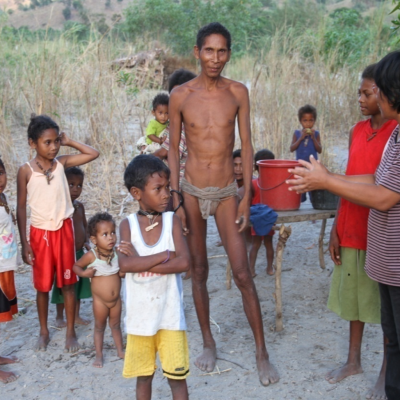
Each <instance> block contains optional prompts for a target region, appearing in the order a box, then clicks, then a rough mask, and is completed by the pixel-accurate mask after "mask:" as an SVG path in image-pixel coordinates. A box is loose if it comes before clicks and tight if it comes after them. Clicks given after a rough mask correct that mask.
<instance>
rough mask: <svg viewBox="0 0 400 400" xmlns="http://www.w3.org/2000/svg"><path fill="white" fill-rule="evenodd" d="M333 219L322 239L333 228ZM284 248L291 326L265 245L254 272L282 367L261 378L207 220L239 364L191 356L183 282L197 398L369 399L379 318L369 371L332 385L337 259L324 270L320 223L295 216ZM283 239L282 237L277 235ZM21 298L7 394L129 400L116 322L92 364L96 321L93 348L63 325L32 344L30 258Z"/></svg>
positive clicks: (159, 391) (88, 336)
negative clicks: (331, 297) (74, 346)
mask: <svg viewBox="0 0 400 400" xmlns="http://www.w3.org/2000/svg"><path fill="white" fill-rule="evenodd" d="M330 224H331V223H330V222H329V223H328V228H327V234H326V236H325V241H326V242H327V240H328V232H329V229H330ZM292 227H293V234H292V236H291V238H290V240H289V243H288V246H287V248H286V250H285V254H284V265H283V269H284V272H283V273H282V286H283V304H284V307H283V315H284V326H285V329H284V331H283V332H281V333H276V332H274V325H275V323H274V321H275V313H274V310H275V304H274V299H273V293H274V278H272V277H269V276H266V274H265V266H266V265H265V249H264V248H261V250H260V253H259V256H258V260H257V266H256V267H257V272H258V275H257V277H256V278H255V282H256V285H257V290H258V294H259V298H260V302H261V308H262V314H263V320H264V327H265V337H266V343H267V347H268V350H269V352H270V355H271V359H272V361H273V362H274V363H275V365H276V366H277V368H278V369H279V371H280V374H281V380H280V382H279V383H277V384H275V385H272V386H270V387H266V388H265V387H262V386H261V385H260V383H259V381H258V377H257V372H256V368H255V358H254V354H255V353H254V343H253V337H252V333H251V330H250V328H249V326H248V323H247V320H246V317H245V315H244V312H243V308H242V302H241V296H240V293H239V290H238V289H237V288H236V286H235V285H233V287H232V289H231V290H229V291H228V290H226V289H225V266H226V260H227V259H226V257H225V256H224V254H225V252H224V250H223V248H221V247H216V246H215V243H216V242H217V240H218V233H217V230H216V227H215V223H214V220H213V219H212V218H211V219H210V220H209V227H208V239H207V240H208V249H209V256H217V255H221V256H222V257H218V258H212V259H210V278H209V285H208V287H209V292H210V299H211V300H210V303H211V316H212V318H213V320H214V321H215V322H216V324H218V327H217V326H216V325H213V332H214V335H215V339H216V341H217V346H218V355H219V357H221V358H224V359H226V360H230V361H232V362H235V363H237V364H240V366H238V365H237V364H234V363H231V362H228V361H223V360H218V364H217V365H218V368H219V370H220V371H221V374H214V375H204V374H203V373H202V372H201V371H200V370H198V369H197V368H196V367H195V365H194V360H195V357H196V356H197V355H198V354H199V353H200V351H201V349H202V340H201V335H200V330H199V326H198V322H197V318H196V314H195V310H194V305H193V300H192V296H191V282H190V281H185V283H184V301H185V309H186V318H187V323H188V335H189V347H190V356H191V365H190V368H191V375H190V377H189V378H188V386H189V392H190V398H191V399H210V400H211V399H237V400H240V399H264V400H265V399H307V400H311V399H362V398H365V394H366V392H367V389H368V388H369V387H370V386H371V385H372V384H373V383H374V382H375V378H376V376H377V373H378V370H379V368H380V364H381V359H382V344H381V343H382V333H381V328H380V326H371V325H369V326H367V327H366V331H365V335H364V342H363V345H362V363H363V367H364V373H363V374H361V375H358V376H353V377H350V378H348V379H346V380H344V381H342V382H340V383H338V384H335V385H331V384H329V383H328V382H326V381H325V379H324V375H325V373H326V372H327V371H329V370H330V369H331V368H335V367H338V366H339V365H340V364H341V363H342V362H343V361H344V360H345V359H346V356H347V347H348V323H347V322H346V321H342V320H341V319H340V318H339V317H337V316H336V315H335V314H333V313H332V312H330V311H329V310H328V309H327V307H326V302H327V297H328V290H329V282H330V277H329V272H330V270H331V268H332V264H331V262H330V260H329V257H328V254H326V256H325V259H326V262H327V269H326V270H325V271H322V270H321V269H320V267H319V265H318V246H317V239H318V234H319V229H320V222H317V223H315V224H312V223H311V222H303V223H295V224H293V225H292ZM274 240H276V238H274ZM16 281H17V290H18V297H19V304H20V306H25V307H27V313H26V314H25V315H22V316H20V317H18V318H17V319H15V320H13V321H11V322H9V323H7V324H2V325H1V326H0V354H2V355H8V354H12V355H16V356H18V357H19V358H20V359H21V362H20V363H19V364H15V365H12V366H6V367H4V370H13V371H15V372H16V373H18V374H19V375H20V378H19V379H18V380H17V381H16V382H15V383H10V384H7V385H4V384H2V383H0V392H1V399H54V398H59V399H108V398H117V397H118V398H121V399H128V398H129V399H132V398H134V394H135V380H128V379H124V378H122V376H121V372H122V367H123V361H121V360H119V359H118V358H117V356H116V351H115V349H113V348H112V347H113V341H112V338H111V335H110V331H109V329H107V332H106V337H105V346H106V347H107V348H108V349H107V350H105V364H104V368H103V369H95V368H93V367H92V365H91V364H92V361H93V357H94V352H93V351H91V349H92V348H93V324H91V325H89V326H78V327H77V333H78V335H79V340H80V342H81V344H82V345H83V348H84V349H86V350H87V351H86V352H83V353H80V354H76V355H71V354H65V353H64V352H63V348H64V336H65V331H64V330H62V331H59V330H57V329H55V328H50V330H51V342H50V345H49V348H48V350H47V351H46V352H35V351H34V350H33V347H34V344H35V341H36V338H37V334H38V329H39V325H38V320H37V313H36V304H35V302H34V300H35V291H34V289H33V287H32V284H31V277H30V270H29V269H28V267H23V268H21V269H20V270H19V273H17V274H16ZM82 315H83V316H84V317H86V318H90V319H93V318H92V311H91V301H88V300H86V301H83V304H82ZM54 318H55V307H54V306H51V307H50V316H49V324H50V325H54ZM153 398H154V399H166V398H171V395H170V390H169V387H168V384H167V381H166V379H164V378H163V376H162V373H161V372H160V370H158V371H157V372H156V375H155V379H154V382H153Z"/></svg>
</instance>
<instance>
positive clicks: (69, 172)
mask: <svg viewBox="0 0 400 400" xmlns="http://www.w3.org/2000/svg"><path fill="white" fill-rule="evenodd" d="M64 172H65V176H66V177H67V178H68V177H70V176H81V177H82V179H84V178H85V173H84V172H83V170H82V169H81V168H79V167H69V168H67V169H66V170H65V171H64Z"/></svg>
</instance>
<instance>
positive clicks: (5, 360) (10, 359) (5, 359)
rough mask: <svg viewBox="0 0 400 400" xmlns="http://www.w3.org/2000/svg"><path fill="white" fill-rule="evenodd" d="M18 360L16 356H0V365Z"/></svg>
mask: <svg viewBox="0 0 400 400" xmlns="http://www.w3.org/2000/svg"><path fill="white" fill-rule="evenodd" d="M17 362H19V360H18V358H17V357H14V356H11V357H1V356H0V365H6V364H15V363H17Z"/></svg>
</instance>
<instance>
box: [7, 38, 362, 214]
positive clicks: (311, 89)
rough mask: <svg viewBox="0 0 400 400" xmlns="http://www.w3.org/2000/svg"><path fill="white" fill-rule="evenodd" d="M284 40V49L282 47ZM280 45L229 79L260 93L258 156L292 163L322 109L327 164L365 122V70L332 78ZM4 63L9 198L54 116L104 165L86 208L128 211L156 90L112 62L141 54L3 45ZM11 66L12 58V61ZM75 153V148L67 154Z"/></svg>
mask: <svg viewBox="0 0 400 400" xmlns="http://www.w3.org/2000/svg"><path fill="white" fill-rule="evenodd" d="M276 40H279V38H277V39H276ZM277 44H278V42H276V43H274V42H273V45H272V47H271V50H270V51H268V52H265V53H264V54H262V55H261V56H260V57H259V59H258V60H257V61H256V60H255V59H253V58H242V59H240V60H236V61H233V62H232V63H231V65H230V66H229V68H228V69H227V74H228V76H230V77H232V78H236V79H239V80H241V81H243V82H247V83H248V85H249V87H251V91H250V93H251V103H252V104H251V105H252V130H253V133H254V145H255V148H256V149H260V148H262V147H268V148H270V149H271V150H272V151H274V152H275V154H276V156H277V157H288V156H289V154H288V149H289V145H290V142H291V138H292V135H293V131H294V129H295V128H297V127H298V122H297V117H296V116H297V109H298V108H299V107H300V106H302V105H304V104H306V103H311V104H314V105H315V106H316V107H317V109H318V113H319V116H318V123H317V125H318V128H319V129H320V131H321V137H322V142H323V145H324V149H325V160H328V161H329V162H330V161H331V160H330V159H329V157H328V155H329V153H330V152H331V145H332V144H333V143H334V142H337V138H338V136H341V135H345V134H346V132H347V131H348V129H349V127H350V126H351V125H352V124H353V123H354V122H355V121H357V120H358V119H359V115H358V109H357V98H356V92H357V85H358V79H359V70H358V69H354V70H349V69H343V70H341V71H339V72H338V73H336V74H334V75H332V74H331V73H330V72H329V71H330V65H329V63H324V62H322V61H319V60H316V62H315V63H314V64H305V63H304V62H302V60H301V58H300V56H299V55H298V54H297V53H296V51H295V48H293V47H292V48H288V49H287V51H284V52H282V51H278V45H277ZM0 51H1V53H2V54H5V55H7V54H12V58H13V61H10V60H8V61H7V62H5V63H4V62H3V65H2V67H1V68H2V74H1V76H0V90H1V91H0V93H1V95H0V102H1V103H0V129H1V138H2V140H1V142H0V154H1V155H2V157H3V159H4V161H5V163H6V165H7V168H8V170H9V175H10V176H9V185H8V186H9V190H11V192H12V193H14V192H15V186H16V184H15V174H16V170H17V167H18V165H20V164H21V163H23V162H25V161H27V160H28V159H29V157H31V156H32V154H29V148H28V145H27V142H26V127H27V124H28V122H29V116H30V114H31V113H32V112H34V113H38V114H40V113H46V114H48V115H50V116H52V117H53V118H54V119H55V120H56V121H57V122H58V123H59V125H60V127H61V128H62V130H64V131H65V132H67V134H69V135H71V137H73V138H75V139H77V140H80V141H83V142H85V143H88V144H90V145H92V146H94V147H95V148H97V149H99V150H100V152H101V157H100V158H99V159H98V160H96V161H95V162H93V163H91V164H89V165H87V166H85V167H84V170H85V172H86V183H85V185H86V187H85V190H84V195H83V201H84V202H85V203H86V204H87V208H88V211H89V212H90V213H91V212H94V211H98V210H104V209H107V210H110V212H111V213H113V214H114V215H116V214H119V213H120V212H121V211H122V210H123V207H124V206H125V205H126V204H129V202H127V191H126V189H125V188H124V186H123V182H122V176H123V171H124V168H125V166H126V164H127V163H128V162H129V161H130V159H131V158H132V157H133V155H134V153H135V143H136V141H137V139H138V138H139V137H140V136H141V134H142V129H143V127H144V126H145V123H146V122H147V121H148V119H149V118H150V112H149V111H150V107H149V106H150V101H151V99H152V97H153V95H154V93H155V92H156V91H154V90H153V91H149V90H146V89H143V88H137V89H138V93H136V94H132V93H133V90H132V89H134V88H132V87H130V86H129V85H128V86H127V85H126V84H123V83H121V80H120V78H119V75H118V73H116V72H115V71H112V69H111V68H110V62H111V61H112V60H113V59H114V58H115V57H117V56H121V55H127V54H130V53H132V52H134V51H135V48H128V47H126V48H118V46H117V45H115V44H112V43H109V42H106V41H100V42H90V43H88V44H86V45H85V46H83V45H82V44H77V43H72V42H71V41H67V40H64V38H61V39H60V40H57V41H54V42H37V43H33V44H32V43H26V42H25V43H24V42H20V43H18V44H16V45H14V46H11V45H10V44H9V43H5V42H3V43H0ZM6 58H7V57H6ZM66 151H68V149H67V150H66Z"/></svg>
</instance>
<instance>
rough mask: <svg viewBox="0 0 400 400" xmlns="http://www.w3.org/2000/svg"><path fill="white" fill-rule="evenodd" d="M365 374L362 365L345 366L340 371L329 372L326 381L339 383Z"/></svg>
mask: <svg viewBox="0 0 400 400" xmlns="http://www.w3.org/2000/svg"><path fill="white" fill-rule="evenodd" d="M362 372H363V370H362V368H361V365H360V364H348V363H346V364H344V365H343V366H342V367H340V368H338V369H334V370H333V371H330V372H328V373H327V374H326V375H325V379H326V380H327V381H328V382H329V383H332V384H333V383H337V382H340V381H341V380H343V379H344V378H347V377H348V376H351V375H357V374H361V373H362Z"/></svg>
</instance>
